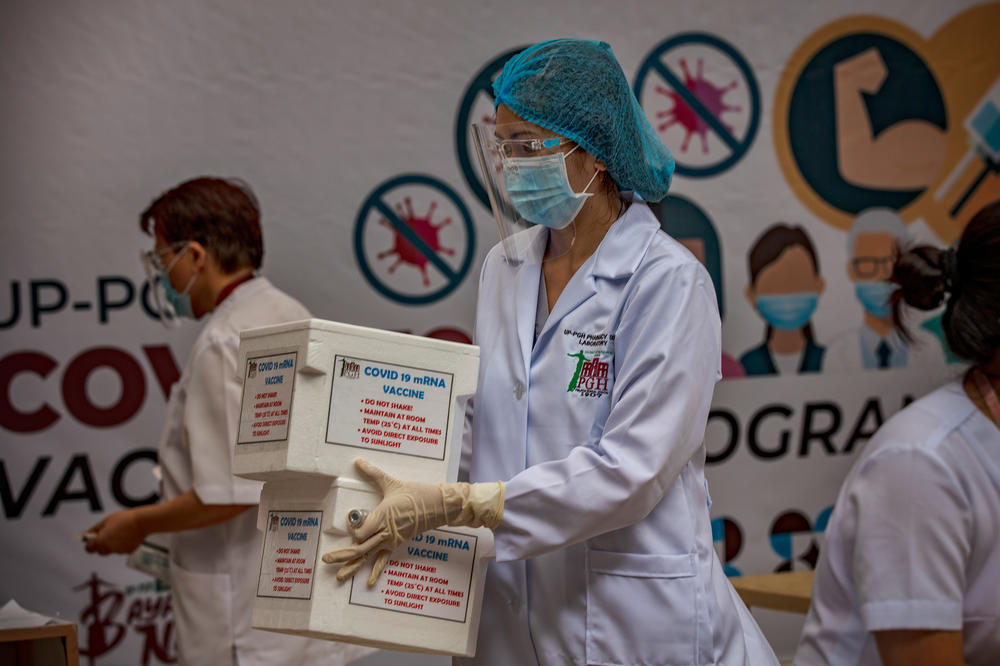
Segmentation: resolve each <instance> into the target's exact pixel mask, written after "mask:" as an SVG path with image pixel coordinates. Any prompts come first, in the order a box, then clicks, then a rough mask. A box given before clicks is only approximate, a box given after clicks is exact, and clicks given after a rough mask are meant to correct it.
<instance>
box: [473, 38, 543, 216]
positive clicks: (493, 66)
mask: <svg viewBox="0 0 1000 666" xmlns="http://www.w3.org/2000/svg"><path fill="white" fill-rule="evenodd" d="M526 48H527V47H526V46H519V47H517V48H516V49H511V50H510V51H507V52H506V53H503V54H501V55H498V56H497V57H496V58H493V60H490V61H489V62H488V63H486V65H485V66H484V67H483V68H482V69H480V70H479V71H478V72H476V75H475V76H474V77H472V81H471V82H470V83H469V86H468V87H467V88H466V89H465V94H463V95H462V101H461V102H460V103H459V105H458V114H457V115H456V116H455V152H456V153H457V154H458V164H459V166H460V167H462V175H463V176H465V182H466V183H467V184H468V186H469V189H470V190H472V193H473V194H475V195H476V198H477V199H479V201H480V202H482V204H483V205H484V206H486V208H487V209H488V208H489V207H490V200H489V197H488V196H487V195H486V188H484V187H483V183H482V181H481V180H480V176H479V167H478V166H477V165H476V164H474V163H473V161H472V156H471V155H470V154H469V125H470V124H471V122H472V121H471V119H470V116H471V115H472V106H473V104H475V102H476V99H477V98H478V97H479V95H480V94H486V95H488V96H489V98H490V100H493V99H494V97H493V79H494V78H495V77H496V75H497V74H499V73H500V70H502V69H503V66H504V63H506V62H507V61H508V60H510V58H511V56H513V55H515V54H517V53H520V52H521V51H523V50H524V49H526Z"/></svg>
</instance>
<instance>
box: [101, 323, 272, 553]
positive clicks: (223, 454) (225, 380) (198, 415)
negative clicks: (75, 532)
mask: <svg viewBox="0 0 1000 666" xmlns="http://www.w3.org/2000/svg"><path fill="white" fill-rule="evenodd" d="M191 368H192V376H191V380H190V382H189V384H188V395H187V400H186V401H185V405H184V427H185V429H186V431H187V436H188V441H189V443H190V446H191V455H192V458H193V465H192V467H193V469H194V488H193V489H192V490H189V491H188V492H186V493H183V494H181V495H179V496H178V497H175V498H174V499H172V500H170V501H167V502H159V503H157V504H150V505H147V506H141V507H135V508H132V509H126V510H124V511H118V512H116V513H113V514H111V515H109V516H107V517H106V518H104V519H103V520H101V521H100V522H98V523H96V524H95V525H93V526H91V527H90V528H89V529H88V530H87V531H88V532H89V533H90V534H91V536H90V537H89V538H88V541H87V546H86V548H87V550H88V551H89V552H96V553H99V554H101V555H107V554H109V553H129V552H132V551H133V550H135V549H136V548H137V547H138V546H139V544H140V543H142V540H143V539H145V538H146V537H147V536H148V535H150V534H154V533H157V532H177V531H180V530H190V529H197V528H201V527H208V526H210V525H217V524H219V523H223V522H225V521H227V520H230V519H231V518H233V517H235V516H237V515H239V514H241V513H243V512H244V511H246V510H247V509H250V508H252V507H253V506H255V505H256V504H257V502H258V500H259V497H260V484H259V483H258V482H256V481H246V480H244V479H238V478H236V477H234V476H233V475H232V458H233V450H234V446H235V442H236V431H237V427H238V424H239V410H240V399H241V396H242V385H241V382H240V378H239V375H237V373H236V350H235V349H234V348H231V347H228V346H227V342H225V341H220V342H216V343H212V344H210V345H208V346H207V347H206V348H205V349H203V350H202V351H200V352H198V356H197V357H196V358H195V359H194V362H193V363H192V364H191Z"/></svg>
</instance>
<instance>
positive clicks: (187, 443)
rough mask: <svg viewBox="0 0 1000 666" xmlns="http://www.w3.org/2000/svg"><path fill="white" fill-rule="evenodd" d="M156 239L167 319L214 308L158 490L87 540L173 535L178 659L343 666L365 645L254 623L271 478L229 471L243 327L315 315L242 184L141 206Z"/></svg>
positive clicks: (153, 270)
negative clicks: (280, 285)
mask: <svg viewBox="0 0 1000 666" xmlns="http://www.w3.org/2000/svg"><path fill="white" fill-rule="evenodd" d="M140 226H141V227H142V229H143V231H145V232H147V233H149V234H151V235H153V237H154V238H155V239H156V246H155V248H154V249H153V250H152V251H150V252H147V253H144V254H143V258H144V263H146V265H147V270H148V271H149V277H150V284H151V285H153V286H154V293H156V294H157V296H156V299H155V300H156V301H157V306H158V307H159V311H160V315H161V318H163V319H164V321H165V322H177V321H178V320H179V318H192V319H201V318H203V317H205V318H206V322H205V325H204V327H203V328H202V330H201V333H200V334H199V336H198V338H197V340H196V341H195V343H194V347H193V348H192V349H191V355H190V357H189V358H188V361H187V363H186V364H185V366H184V370H183V372H182V373H181V376H180V379H179V380H178V381H177V382H176V383H175V384H174V385H173V388H172V390H171V393H170V400H169V402H168V403H167V411H166V423H165V424H164V428H163V433H162V435H161V438H160V446H159V463H160V464H159V466H160V470H161V476H162V487H161V500H160V502H159V503H157V504H151V505H147V506H141V507H136V508H132V509H126V510H124V511H119V512H117V513H114V514H111V515H110V516H107V517H106V518H105V519H104V520H102V521H100V522H99V523H97V524H96V525H94V526H93V527H91V528H90V531H89V532H90V535H89V536H90V538H89V539H88V543H87V550H88V551H91V552H97V553H100V554H102V555H106V554H108V553H128V552H131V551H133V550H134V549H135V548H137V547H138V546H139V545H140V544H141V543H142V542H143V540H144V539H146V537H148V536H149V535H151V534H156V533H168V538H167V539H166V541H167V543H169V550H170V566H169V576H170V586H171V592H172V595H173V605H172V607H173V612H174V623H175V627H176V629H177V634H176V635H177V657H178V663H179V664H181V665H182V666H201V665H205V666H219V665H223V664H224V665H229V664H232V665H238V666H258V665H259V666H264V665H277V664H305V663H322V664H325V665H331V664H333V665H338V664H345V663H347V662H348V661H350V660H351V659H353V658H356V657H358V656H361V655H362V654H365V653H367V652H368V651H369V650H368V649H366V648H358V647H355V646H348V645H341V644H337V643H329V642H324V641H316V640H309V639H304V638H299V637H294V636H286V635H282V634H276V633H271V632H266V631H259V630H255V629H251V627H250V616H251V612H252V610H253V601H254V596H255V594H256V591H257V574H258V561H259V558H260V553H261V549H262V547H263V544H262V536H261V533H260V532H259V531H258V530H257V511H256V505H257V503H258V501H259V499H260V489H261V484H260V483H259V482H256V481H248V480H245V479H239V478H236V477H234V476H233V473H232V462H233V448H234V442H235V441H236V432H237V428H238V425H239V416H240V414H239V412H240V400H241V397H242V373H241V372H240V370H239V368H237V357H238V352H239V334H240V331H241V330H243V329H247V328H254V327H258V326H266V325H269V324H278V323H281V322H287V321H295V320H301V319H307V318H309V312H308V311H307V310H306V309H305V307H303V306H302V304H301V303H299V302H298V301H296V300H295V299H293V298H292V297H290V296H288V295H287V294H285V293H284V292H282V291H280V290H278V289H277V288H276V287H274V285H272V284H271V283H270V282H269V281H268V280H267V279H266V278H263V277H257V276H256V275H255V273H254V272H255V271H256V270H257V269H259V268H260V265H261V259H262V257H263V240H262V237H261V228H260V213H259V209H258V207H257V203H256V199H255V198H254V196H253V194H252V192H250V190H249V188H247V187H246V185H245V184H243V183H241V182H239V181H227V180H222V179H218V178H196V179H194V180H189V181H187V182H184V183H182V184H180V185H178V186H177V187H175V188H173V189H171V190H169V191H168V192H166V193H164V194H163V195H161V196H160V197H159V198H158V199H156V201H154V202H153V203H152V204H151V205H150V206H149V208H148V209H147V210H146V211H145V212H143V213H142V215H141V216H140Z"/></svg>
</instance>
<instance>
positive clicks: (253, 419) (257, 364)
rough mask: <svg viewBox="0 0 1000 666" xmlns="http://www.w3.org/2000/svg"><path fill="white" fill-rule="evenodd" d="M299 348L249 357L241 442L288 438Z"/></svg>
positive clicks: (240, 434)
mask: <svg viewBox="0 0 1000 666" xmlns="http://www.w3.org/2000/svg"><path fill="white" fill-rule="evenodd" d="M296 356H297V354H296V352H289V353H287V354H274V355H270V356H258V357H254V358H248V359H247V366H246V368H245V369H244V375H243V403H242V405H241V407H240V431H239V436H238V437H237V439H236V443H237V444H251V443H255V442H280V441H283V440H286V439H288V419H289V414H291V410H292V389H293V388H294V386H295V362H296Z"/></svg>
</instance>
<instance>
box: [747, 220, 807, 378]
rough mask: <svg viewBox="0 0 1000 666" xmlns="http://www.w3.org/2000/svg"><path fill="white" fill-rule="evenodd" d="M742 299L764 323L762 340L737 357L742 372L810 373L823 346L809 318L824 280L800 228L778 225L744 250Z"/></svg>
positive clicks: (757, 373)
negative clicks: (745, 278)
mask: <svg viewBox="0 0 1000 666" xmlns="http://www.w3.org/2000/svg"><path fill="white" fill-rule="evenodd" d="M749 264H750V284H749V285H747V288H746V292H745V294H746V297H747V300H748V301H750V303H751V305H753V307H754V309H756V310H757V313H758V314H760V316H761V318H762V319H764V321H765V322H766V323H767V332H766V338H765V340H764V343H763V344H762V345H760V346H759V347H757V348H755V349H752V350H750V351H749V352H747V353H746V354H744V355H743V356H742V357H741V358H740V362H741V364H742V365H743V367H744V369H745V370H746V372H747V374H748V375H760V374H777V373H783V372H786V371H787V372H816V371H819V370H820V367H821V364H822V356H823V348H822V347H820V346H819V345H817V344H816V342H815V340H814V339H813V333H812V326H811V325H810V323H809V321H810V319H811V318H812V315H813V313H814V312H815V311H816V307H817V306H818V305H819V297H820V295H821V294H822V293H823V290H824V289H825V288H826V282H825V281H824V280H823V278H822V277H821V276H820V274H819V262H818V259H817V257H816V251H815V249H814V247H813V245H812V242H811V241H810V240H809V237H808V236H807V235H806V233H805V231H804V230H803V229H802V228H801V227H788V226H786V225H783V224H778V225H775V226H773V227H771V228H770V229H769V230H768V231H766V232H765V233H764V234H763V235H762V236H761V237H760V238H759V239H758V240H757V242H756V243H755V244H754V246H753V248H751V251H750V261H749Z"/></svg>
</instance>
